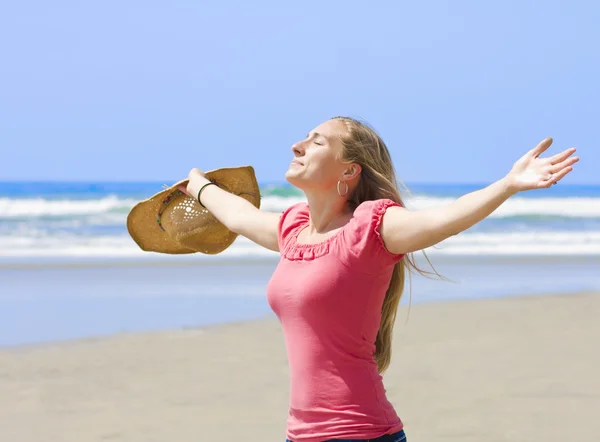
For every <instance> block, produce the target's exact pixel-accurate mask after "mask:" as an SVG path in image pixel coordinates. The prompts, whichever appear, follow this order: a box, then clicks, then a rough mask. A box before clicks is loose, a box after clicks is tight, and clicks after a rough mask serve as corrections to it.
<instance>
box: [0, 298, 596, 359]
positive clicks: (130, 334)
mask: <svg viewBox="0 0 600 442" xmlns="http://www.w3.org/2000/svg"><path fill="white" fill-rule="evenodd" d="M571 296H573V297H582V296H583V297H587V296H599V297H600V292H597V291H587V290H579V291H572V292H555V293H522V294H516V295H505V296H493V297H480V298H447V299H435V300H431V301H420V302H416V303H415V302H413V303H412V304H408V301H407V298H408V295H407V294H406V293H405V294H404V295H403V297H402V303H401V304H400V307H399V309H398V315H397V318H396V325H395V327H401V326H403V325H406V323H405V322H403V321H400V320H401V319H402V318H403V317H408V320H409V321H410V316H409V315H410V314H411V311H412V309H414V308H415V307H417V308H419V307H418V306H421V305H432V306H436V307H435V308H442V307H443V306H444V305H447V304H451V305H454V304H458V305H460V304H463V303H465V304H471V303H481V302H483V303H489V302H495V301H502V300H504V299H511V300H515V301H517V302H518V301H519V300H523V301H527V300H530V299H537V298H542V299H544V298H556V297H567V298H568V297H571ZM401 313H405V314H406V315H405V316H403V315H402V314H401ZM262 322H272V323H277V325H279V321H278V319H277V317H276V316H275V315H274V313H273V312H272V311H269V312H268V313H266V314H264V315H262V316H258V317H254V318H245V319H244V318H240V319H233V320H229V321H223V322H215V323H210V324H199V325H190V326H181V327H172V328H162V329H149V330H134V331H119V332H114V333H106V334H98V335H89V336H81V337H77V338H72V339H58V340H53V341H42V342H30V343H23V344H15V345H0V355H2V353H3V352H4V353H11V352H13V351H14V352H20V351H29V350H32V351H35V350H36V349H38V348H39V349H42V348H52V347H62V346H70V345H82V344H86V343H90V344H93V343H98V342H101V341H104V340H115V339H120V338H125V339H128V338H134V339H135V338H144V337H148V338H151V337H152V336H156V335H161V334H173V333H187V332H190V333H194V334H202V333H214V332H217V333H218V332H219V330H221V329H223V328H227V327H239V326H244V325H251V324H254V323H262Z"/></svg>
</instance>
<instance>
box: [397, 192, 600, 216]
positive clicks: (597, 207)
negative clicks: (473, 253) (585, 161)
mask: <svg viewBox="0 0 600 442" xmlns="http://www.w3.org/2000/svg"><path fill="white" fill-rule="evenodd" d="M455 200H456V198H440V197H429V196H421V197H413V198H410V199H408V200H407V201H406V205H407V207H409V208H411V209H417V210H419V209H428V208H432V207H440V206H446V205H448V204H451V203H452V202H454V201H455ZM527 215H530V216H536V215H537V216H540V215H542V216H563V217H569V218H600V198H589V197H565V198H524V197H518V196H515V197H512V198H510V199H509V200H507V201H505V202H504V203H503V204H502V205H501V206H500V207H499V208H498V209H496V210H495V211H494V212H493V213H492V214H491V215H490V217H491V218H507V217H514V216H527Z"/></svg>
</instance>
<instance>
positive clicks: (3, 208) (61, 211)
mask: <svg viewBox="0 0 600 442" xmlns="http://www.w3.org/2000/svg"><path fill="white" fill-rule="evenodd" d="M135 203H136V201H134V200H131V199H120V198H118V197H117V196H114V195H111V196H107V197H104V198H101V199H94V200H69V199H64V200H47V199H43V198H16V199H13V198H0V218H21V217H41V216H81V215H95V214H101V213H106V212H110V211H114V210H119V209H121V210H128V209H130V208H131V207H133V205H134V204H135Z"/></svg>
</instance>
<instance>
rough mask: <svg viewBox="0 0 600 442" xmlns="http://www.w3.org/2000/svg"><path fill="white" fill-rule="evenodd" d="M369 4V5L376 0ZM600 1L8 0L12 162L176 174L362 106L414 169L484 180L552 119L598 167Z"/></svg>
mask: <svg viewBox="0 0 600 442" xmlns="http://www.w3.org/2000/svg"><path fill="white" fill-rule="evenodd" d="M367 5H368V6H367ZM599 22H600V3H598V2H592V1H566V0H565V1H549V0H546V1H541V0H540V1H538V0H535V1H526V0H521V1H489V2H488V1H485V2H484V1H480V0H477V1H476V0H473V1H420V2H404V1H381V2H371V3H370V4H369V3H368V2H365V1H360V2H358V1H348V0H346V1H327V2H325V1H302V2H293V4H291V3H290V4H288V3H286V2H280V1H279V2H275V1H272V2H261V1H254V2H241V1H225V0H221V1H219V2H202V1H177V0H174V1H170V2H164V1H161V2H158V1H151V0H145V1H138V0H130V1H127V2H123V1H102V2H64V1H60V0H59V1H54V2H46V1H43V2H42V1H22V2H3V4H2V6H0V55H1V59H0V60H1V69H0V151H1V154H2V161H1V162H0V180H157V181H160V180H163V181H164V180H171V181H175V180H177V179H179V178H181V177H184V176H185V175H186V174H187V172H188V171H189V169H190V168H191V167H200V168H202V169H204V170H210V169H213V168H218V167H226V166H235V165H243V164H251V165H253V166H254V167H255V169H256V171H257V176H258V178H259V181H262V182H272V181H282V180H283V175H284V173H285V170H286V169H287V166H288V164H289V161H290V159H291V157H292V153H291V150H290V146H291V145H292V143H293V142H294V141H296V140H297V139H300V138H302V137H304V135H305V134H306V133H307V132H308V131H309V130H311V129H312V128H313V127H314V126H316V125H317V124H319V123H320V122H321V121H323V120H324V119H327V118H328V117H331V116H336V115H349V116H353V117H360V118H363V119H365V120H367V121H368V122H369V123H371V124H372V125H373V126H374V127H375V128H376V129H377V130H378V131H379V133H380V134H381V135H382V137H383V138H384V140H385V141H386V143H387V145H388V147H389V148H390V150H391V152H392V157H393V159H394V163H395V166H396V169H397V172H398V175H399V177H400V178H401V179H403V180H404V181H406V182H407V183H410V182H434V183H436V182H450V183H456V182H460V183H469V182H476V183H484V182H490V181H493V180H495V179H498V178H500V177H501V176H503V175H504V174H505V173H506V172H507V171H508V170H509V169H510V167H511V166H512V164H513V163H514V161H515V160H517V159H518V158H519V157H520V156H521V155H522V154H523V153H524V152H525V151H527V150H528V149H530V148H531V147H533V146H534V145H535V144H537V142H538V141H540V140H541V139H543V138H544V137H546V136H552V137H554V140H555V143H554V146H553V147H552V148H551V151H550V152H551V153H554V152H556V151H558V150H562V149H563V148H567V147H570V146H576V147H577V148H578V149H579V156H580V157H581V162H580V163H579V164H578V165H577V168H576V170H575V171H574V173H572V174H571V176H570V177H568V178H567V179H565V182H570V183H596V184H600V172H598V169H599V167H598V166H600V150H599V147H600V135H599V129H600V124H599V121H600V112H599V104H598V103H600V87H599V85H598V79H599V78H600V51H599V50H598V47H599V46H600V26H598V23H599Z"/></svg>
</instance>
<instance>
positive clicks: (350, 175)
mask: <svg viewBox="0 0 600 442" xmlns="http://www.w3.org/2000/svg"><path fill="white" fill-rule="evenodd" d="M361 171H362V167H361V166H360V164H357V163H352V164H350V165H349V166H348V167H347V168H346V169H345V170H344V178H345V179H346V180H348V181H350V180H353V179H354V178H356V177H358V176H359V175H360V172H361Z"/></svg>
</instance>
